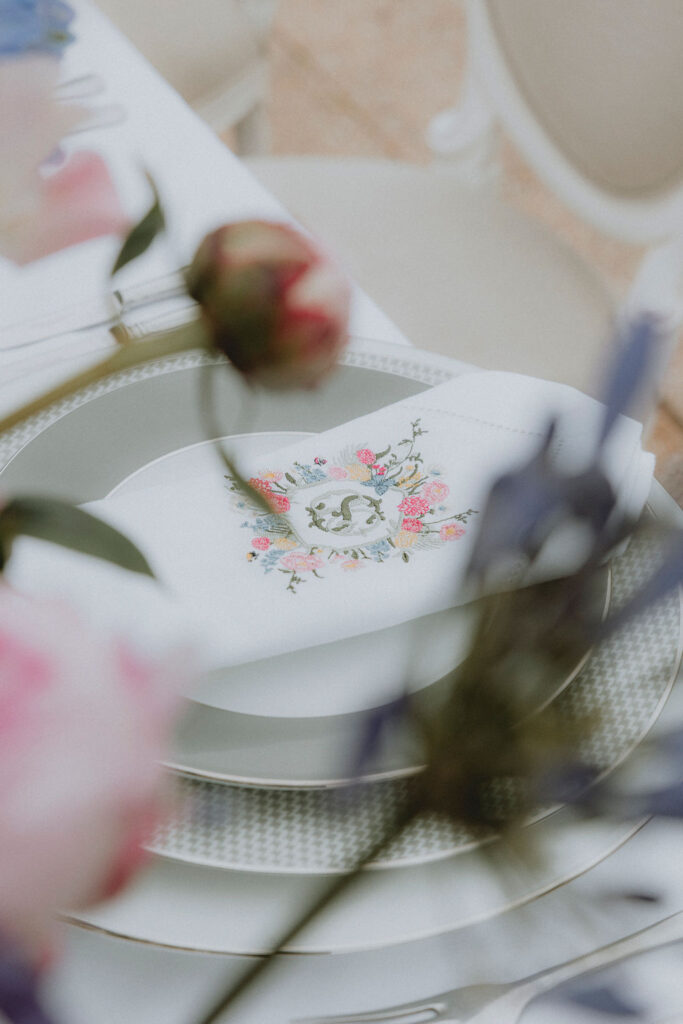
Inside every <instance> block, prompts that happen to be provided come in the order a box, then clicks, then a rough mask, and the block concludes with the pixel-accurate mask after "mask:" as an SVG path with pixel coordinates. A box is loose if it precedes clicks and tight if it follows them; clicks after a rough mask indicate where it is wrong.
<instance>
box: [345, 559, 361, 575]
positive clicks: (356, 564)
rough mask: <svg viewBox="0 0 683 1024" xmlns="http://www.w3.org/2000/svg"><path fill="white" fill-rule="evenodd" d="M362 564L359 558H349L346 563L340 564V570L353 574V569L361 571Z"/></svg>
mask: <svg viewBox="0 0 683 1024" xmlns="http://www.w3.org/2000/svg"><path fill="white" fill-rule="evenodd" d="M362 568H363V563H362V562H361V560H360V558H349V560H348V562H342V569H344V571H345V572H353V571H354V570H355V569H362Z"/></svg>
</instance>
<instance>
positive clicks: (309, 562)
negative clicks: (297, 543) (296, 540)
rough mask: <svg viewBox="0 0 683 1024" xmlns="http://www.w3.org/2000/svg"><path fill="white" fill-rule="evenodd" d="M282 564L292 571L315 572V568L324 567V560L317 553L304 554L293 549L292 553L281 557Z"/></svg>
mask: <svg viewBox="0 0 683 1024" xmlns="http://www.w3.org/2000/svg"><path fill="white" fill-rule="evenodd" d="M280 565H281V566H282V567H283V568H285V569H289V570H290V571H291V572H313V570H314V569H322V567H323V560H322V558H318V556H317V555H304V554H301V553H299V552H296V551H293V552H292V554H291V555H284V557H283V558H281V559H280Z"/></svg>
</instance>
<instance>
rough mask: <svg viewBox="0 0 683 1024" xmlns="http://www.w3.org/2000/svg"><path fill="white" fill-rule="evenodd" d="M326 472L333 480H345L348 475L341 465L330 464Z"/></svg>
mask: <svg viewBox="0 0 683 1024" xmlns="http://www.w3.org/2000/svg"><path fill="white" fill-rule="evenodd" d="M328 474H329V475H330V476H331V477H332V479H333V480H345V479H346V477H347V476H348V475H349V474H348V473H347V472H346V470H345V469H344V467H343V466H330V468H329V470H328Z"/></svg>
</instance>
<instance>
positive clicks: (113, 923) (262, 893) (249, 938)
mask: <svg viewBox="0 0 683 1024" xmlns="http://www.w3.org/2000/svg"><path fill="white" fill-rule="evenodd" d="M640 824H642V823H637V824H633V823H629V824H624V823H623V822H621V823H617V824H615V823H605V822H583V823H578V822H576V821H575V820H573V818H572V816H571V814H569V812H567V811H561V812H558V814H556V815H553V816H552V817H551V818H548V819H546V820H545V821H543V822H541V823H540V824H539V825H538V826H537V828H536V836H535V838H536V840H537V844H538V845H537V849H538V850H539V852H540V853H541V866H540V867H539V868H538V869H536V870H531V869H530V868H529V867H528V866H526V865H525V864H523V863H521V862H517V863H515V862H513V861H512V860H510V861H507V870H506V871H505V873H502V871H501V870H500V869H501V864H500V863H499V864H498V865H497V868H498V869H499V870H496V869H495V868H494V865H493V863H491V862H489V861H488V860H487V859H486V858H484V857H482V856H481V854H480V853H479V852H477V851H472V852H469V853H466V854H463V855H461V856H457V857H455V858H453V857H447V858H444V859H442V860H437V861H432V862H429V863H427V864H421V865H419V866H416V867H410V868H402V869H401V868H399V869H397V870H395V871H368V872H364V873H362V874H361V875H360V876H359V877H358V878H357V879H356V880H355V881H354V883H353V885H352V886H351V887H350V888H349V890H348V891H347V892H346V893H345V894H344V896H343V898H341V899H339V900H337V901H335V903H333V904H332V905H331V906H330V907H329V908H328V909H327V910H326V911H325V912H324V913H322V914H320V915H319V916H318V917H316V919H315V920H314V921H313V923H312V924H311V925H310V926H308V927H307V928H306V930H305V931H304V932H302V934H301V935H299V936H297V937H296V939H295V940H294V941H293V942H292V943H291V944H290V945H288V946H287V947H286V951H287V952H290V953H316V954H321V953H350V952H354V951H361V950H371V949H377V948H382V947H386V946H391V945H396V944H399V943H403V942H410V941H414V940H417V939H421V938H426V937H428V936H433V935H439V934H441V933H444V932H450V931H453V930H455V929H459V928H464V927H466V926H468V925H471V924H473V923H475V922H476V921H482V920H485V919H487V918H489V917H493V916H494V915H496V914H499V913H501V912H503V911H504V910H507V909H511V908H513V907H515V906H519V905H520V904H522V903H524V902H528V901H529V900H532V899H534V898H536V897H538V896H541V895H542V894H543V893H545V892H548V891H549V890H551V889H554V888H555V887H557V886H559V885H562V884H564V883H565V882H568V881H570V880H571V879H573V878H575V877H577V876H578V875H580V874H581V873H583V872H584V871H587V870H588V869H589V868H591V867H592V866H594V865H595V864H596V863H598V862H599V861H600V860H602V859H603V858H605V857H608V856H609V855H610V854H611V853H612V852H613V851H614V850H616V849H618V847H619V846H621V845H622V844H623V843H624V842H625V841H627V840H628V839H629V838H630V837H631V836H632V835H633V834H635V832H636V831H637V830H638V828H639V827H640ZM329 884H330V880H329V879H326V878H324V877H322V878H321V877H319V876H315V875H290V876H285V877H283V876H282V875H275V874H262V873H258V872H249V871H216V870H215V869H213V868H210V867H201V866H198V865H194V864H184V863H179V862H177V861H171V860H165V859H158V860H157V861H155V862H154V863H153V865H152V866H151V867H150V868H149V869H147V870H146V871H144V872H143V873H142V874H141V875H139V876H138V878H137V879H136V880H135V881H134V882H133V884H132V885H131V886H129V887H128V888H127V889H126V890H125V891H124V892H123V893H122V894H121V895H120V896H119V897H117V898H116V899H115V900H112V901H110V902H108V903H105V904H101V905H100V906H98V907H92V908H89V909H87V910H83V911H78V912H77V913H71V914H68V915H66V916H67V917H68V919H69V920H71V921H73V922H74V923H79V924H81V925H84V926H86V927H91V928H97V929H99V930H101V931H103V932H107V933H109V934H114V935H118V936H120V937H121V938H125V939H131V940H135V941H142V942H149V943H154V944H155V945H158V946H168V947H173V948H176V949H191V950H195V951H198V952H199V951H201V952H213V953H223V954H235V955H242V956H255V955H256V956H258V955H263V954H265V953H267V952H268V951H269V950H270V949H271V947H272V944H273V942H274V940H275V939H276V937H277V936H278V935H280V934H281V933H282V931H283V930H284V927H285V925H286V924H288V923H290V924H291V922H292V921H293V920H295V919H296V918H297V917H298V916H299V915H300V914H301V913H302V911H303V910H304V908H305V907H307V906H308V905H309V903H311V902H312V901H313V900H314V899H315V898H316V896H317V895H318V894H320V893H321V892H322V891H323V889H324V888H325V887H326V886H328V885H329Z"/></svg>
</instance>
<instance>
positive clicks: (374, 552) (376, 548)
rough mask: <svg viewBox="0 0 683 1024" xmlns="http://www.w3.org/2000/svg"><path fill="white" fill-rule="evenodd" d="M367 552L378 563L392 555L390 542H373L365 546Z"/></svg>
mask: <svg viewBox="0 0 683 1024" xmlns="http://www.w3.org/2000/svg"><path fill="white" fill-rule="evenodd" d="M365 550H366V552H367V553H368V554H369V555H370V557H371V558H374V560H375V561H376V562H383V561H384V559H385V557H386V558H388V557H389V555H390V554H391V544H390V543H389V541H388V540H373V541H372V543H370V544H366V545H365Z"/></svg>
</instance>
